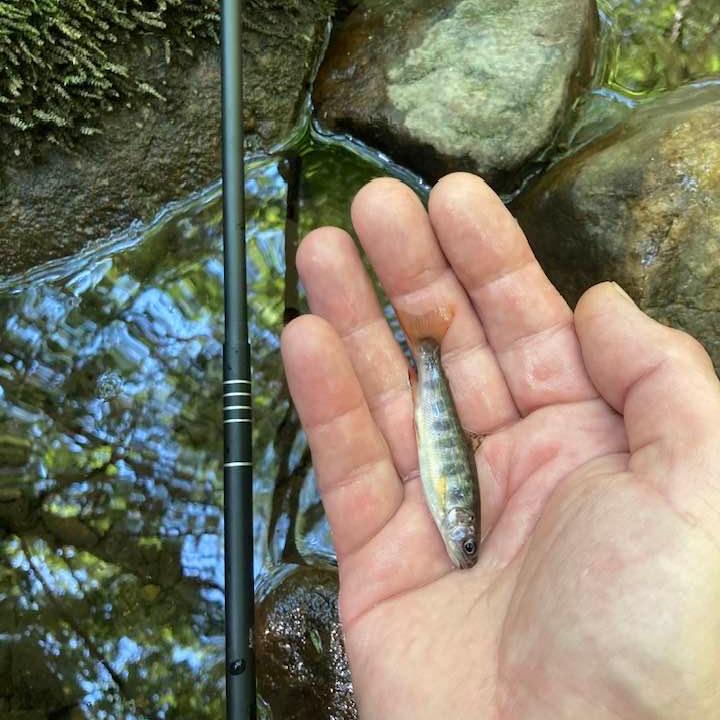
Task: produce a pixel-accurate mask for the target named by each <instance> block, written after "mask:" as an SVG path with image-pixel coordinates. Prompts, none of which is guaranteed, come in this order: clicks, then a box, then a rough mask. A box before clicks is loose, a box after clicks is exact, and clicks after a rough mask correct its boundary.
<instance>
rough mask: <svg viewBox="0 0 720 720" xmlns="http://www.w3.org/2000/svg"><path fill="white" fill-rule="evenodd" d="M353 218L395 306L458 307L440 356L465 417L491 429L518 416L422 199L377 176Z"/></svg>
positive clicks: (470, 424)
mask: <svg viewBox="0 0 720 720" xmlns="http://www.w3.org/2000/svg"><path fill="white" fill-rule="evenodd" d="M352 219H353V225H354V227H355V230H356V231H357V233H358V237H359V239H360V242H361V243H362V246H363V248H364V249H365V252H366V253H367V255H368V257H369V259H370V262H371V263H372V265H373V268H374V269H375V272H376V273H377V275H378V277H379V279H380V282H381V283H382V285H383V288H384V289H385V292H386V293H387V295H388V297H389V298H390V301H391V302H392V304H393V306H394V307H395V309H396V310H397V311H399V312H403V313H407V314H409V315H423V314H425V313H428V312H432V311H435V310H437V308H438V307H445V308H451V309H452V310H453V311H454V312H453V319H452V323H451V325H450V328H449V330H448V331H447V334H446V335H445V338H444V339H443V342H442V358H443V366H444V368H445V371H446V374H447V376H448V380H449V382H450V386H451V390H452V391H453V396H454V398H455V403H456V405H457V409H458V413H459V415H460V419H461V421H462V422H463V425H465V426H466V428H467V429H468V430H471V431H473V432H476V433H481V434H487V433H490V432H492V431H493V430H495V429H497V428H498V427H502V426H504V425H507V424H508V423H510V422H512V421H513V420H515V419H517V417H518V415H517V410H516V408H515V405H514V404H513V401H512V398H511V397H510V392H509V390H508V387H507V385H506V384H505V380H504V378H503V376H502V373H501V371H500V368H499V366H498V364H497V361H496V359H495V356H494V354H493V352H492V350H491V349H490V348H489V347H488V344H487V340H486V339H485V334H484V332H483V329H482V326H481V324H480V322H479V320H478V318H477V315H476V313H475V311H474V310H473V308H472V306H471V305H470V302H469V300H468V298H467V296H466V295H465V292H464V290H463V289H462V287H460V284H459V283H458V281H457V278H456V277H455V275H454V273H453V272H452V270H451V269H450V267H449V265H448V264H447V262H446V260H445V257H444V256H443V254H442V251H441V250H440V247H439V246H438V244H437V240H436V239H435V235H434V234H433V231H432V228H431V227H430V221H429V219H428V216H427V213H426V212H425V209H424V208H423V206H422V203H421V202H420V200H419V199H418V198H417V197H416V196H415V194H414V193H413V192H412V191H411V190H410V189H409V188H408V187H406V186H405V185H403V184H402V183H400V182H398V181H397V180H390V179H388V178H382V179H379V180H374V181H373V182H371V183H370V184H368V185H366V186H365V187H364V188H363V189H362V190H360V192H359V193H358V194H357V196H356V197H355V200H354V202H353V206H352Z"/></svg>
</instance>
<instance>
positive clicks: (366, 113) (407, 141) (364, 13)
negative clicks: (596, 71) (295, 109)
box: [314, 0, 597, 190]
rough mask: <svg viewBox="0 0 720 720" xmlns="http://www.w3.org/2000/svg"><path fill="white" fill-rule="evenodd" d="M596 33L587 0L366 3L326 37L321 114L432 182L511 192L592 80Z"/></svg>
mask: <svg viewBox="0 0 720 720" xmlns="http://www.w3.org/2000/svg"><path fill="white" fill-rule="evenodd" d="M596 36H597V9H596V6H595V1H594V0H512V1H510V2H507V1H505V0H503V1H502V2H500V1H498V0H443V2H439V3H437V2H427V0H405V1H404V2H389V1H388V0H364V2H361V3H360V4H359V5H358V6H357V7H356V8H355V9H354V10H353V12H352V13H351V14H350V16H349V18H348V19H347V21H346V22H345V23H344V24H343V25H342V26H341V27H340V28H339V29H338V30H337V31H336V32H335V33H334V35H333V38H332V40H331V44H330V47H329V49H328V52H327V55H326V57H325V60H324V62H323V65H322V66H321V69H320V73H319V75H318V79H317V81H316V83H315V90H314V100H315V105H316V111H317V116H318V118H319V120H320V123H321V125H323V126H325V127H326V128H329V129H330V130H334V131H340V132H350V133H352V134H354V135H356V136H357V137H359V138H360V139H362V140H364V141H365V142H367V143H368V144H370V145H372V146H374V147H377V148H379V149H381V150H383V151H385V152H388V153H389V154H390V155H391V156H392V157H393V159H395V160H397V161H399V162H401V163H404V164H406V165H408V166H409V167H411V168H412V169H414V170H416V171H417V172H420V173H421V174H423V175H424V176H425V177H426V179H428V180H434V179H437V178H438V177H440V176H441V175H443V174H445V173H447V172H449V171H451V170H461V169H462V170H469V171H472V172H477V173H479V174H480V175H482V176H483V177H484V178H485V179H486V180H488V182H490V183H491V184H492V185H493V186H494V187H495V188H496V189H500V190H508V189H510V188H512V187H514V186H515V185H517V183H518V182H519V180H520V178H521V177H522V175H523V171H524V170H526V169H527V166H528V165H529V164H530V163H531V162H532V161H534V160H536V159H538V158H539V156H541V154H542V153H543V151H544V150H546V149H547V148H548V147H549V146H550V145H551V144H552V142H553V139H554V137H555V135H556V132H557V130H558V128H559V126H560V124H561V123H562V121H563V119H564V117H565V116H566V113H567V111H568V110H569V108H570V106H571V105H572V103H573V101H574V100H575V98H576V97H577V96H578V94H579V93H580V91H581V90H582V89H584V88H585V87H586V85H587V84H588V82H589V80H590V75H591V71H592V67H593V63H594V59H593V58H594V50H595V44H596V43H595V40H596Z"/></svg>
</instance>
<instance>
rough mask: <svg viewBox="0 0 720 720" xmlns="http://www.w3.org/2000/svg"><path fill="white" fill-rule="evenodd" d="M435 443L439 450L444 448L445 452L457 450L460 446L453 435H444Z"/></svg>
mask: <svg viewBox="0 0 720 720" xmlns="http://www.w3.org/2000/svg"><path fill="white" fill-rule="evenodd" d="M435 442H436V444H437V446H438V447H439V448H443V449H445V450H449V449H451V448H456V447H457V445H458V442H457V438H456V437H454V436H453V435H443V436H442V437H439V438H438V439H437V440H436V441H435Z"/></svg>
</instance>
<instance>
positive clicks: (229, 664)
mask: <svg viewBox="0 0 720 720" xmlns="http://www.w3.org/2000/svg"><path fill="white" fill-rule="evenodd" d="M221 18H222V19H221V25H222V33H221V35H222V128H223V230H224V246H225V347H224V362H223V423H224V429H225V433H224V435H225V452H224V488H225V653H226V654H225V660H226V668H225V670H226V672H225V677H226V693H227V718H228V720H255V715H256V704H255V657H254V652H253V630H254V615H255V596H254V578H253V522H252V521H253V515H252V418H251V404H252V403H251V385H250V344H249V338H248V313H247V282H246V275H245V270H246V268H245V212H244V184H245V172H244V144H243V117H242V42H241V40H242V37H241V31H242V0H222V9H221Z"/></svg>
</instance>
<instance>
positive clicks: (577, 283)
mask: <svg viewBox="0 0 720 720" xmlns="http://www.w3.org/2000/svg"><path fill="white" fill-rule="evenodd" d="M718 117H720V85H714V86H712V85H711V86H709V87H705V88H696V87H687V88H682V89H680V90H676V91H673V92H671V93H668V94H667V95H664V96H662V97H660V98H659V99H658V100H655V101H654V102H652V103H650V104H648V105H647V106H645V107H643V108H641V109H640V110H637V111H636V112H635V113H634V114H633V115H632V117H631V118H630V119H629V120H628V121H627V122H626V123H624V124H623V125H622V126H621V127H620V128H618V129H617V130H616V131H615V132H613V133H612V134H610V135H609V136H607V137H605V138H602V139H601V140H598V141H596V142H594V143H592V144H590V145H588V146H586V147H585V148H584V149H583V150H582V151H581V152H579V153H578V154H577V155H574V156H572V157H569V158H567V159H565V160H564V161H562V162H560V163H559V164H557V165H556V166H555V167H554V168H553V169H552V170H551V171H550V172H548V173H547V174H546V175H545V176H544V177H543V178H542V179H541V180H540V181H539V182H537V183H536V184H535V185H534V186H533V187H531V188H530V189H529V191H528V192H526V193H524V194H523V195H521V196H520V197H519V198H518V199H517V201H516V202H515V203H514V205H513V207H512V209H513V211H514V212H515V214H516V216H517V218H518V220H519V222H520V224H521V225H522V227H523V229H524V230H525V232H526V234H527V236H528V238H529V240H530V243H531V244H532V246H533V249H534V250H535V253H536V254H537V256H538V258H539V259H540V262H541V263H542V265H543V267H544V268H545V269H546V271H547V272H548V274H549V275H550V278H551V280H552V281H553V282H554V283H555V284H556V285H557V286H558V287H559V288H560V290H561V291H562V292H563V294H564V295H565V296H566V297H567V299H568V300H569V301H570V302H571V303H574V302H576V301H577V299H578V298H579V297H580V295H581V294H582V292H583V291H584V290H585V289H586V288H588V287H589V286H590V285H592V284H594V283H597V282H600V281H602V280H610V279H612V280H616V281H617V282H619V283H620V284H621V285H622V286H623V287H624V288H625V289H626V290H627V291H628V292H629V293H630V295H632V296H633V298H634V299H635V300H636V301H638V303H639V304H640V306H641V307H643V308H644V309H645V310H647V311H648V312H649V313H650V314H651V315H652V316H653V317H655V318H657V319H658V320H661V321H662V322H665V323H668V324H670V325H674V326H676V327H679V328H682V329H683V330H686V331H688V332H689V333H691V334H693V335H695V336H696V337H697V338H698V339H700V340H701V341H702V342H703V343H704V344H705V346H706V347H707V348H708V350H709V351H710V354H711V355H712V357H713V360H714V362H715V366H716V367H717V368H720V124H718Z"/></svg>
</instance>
